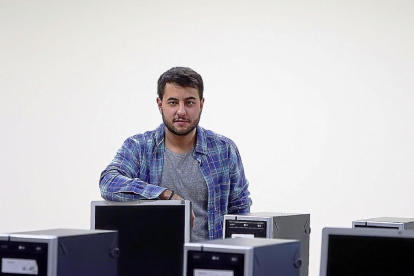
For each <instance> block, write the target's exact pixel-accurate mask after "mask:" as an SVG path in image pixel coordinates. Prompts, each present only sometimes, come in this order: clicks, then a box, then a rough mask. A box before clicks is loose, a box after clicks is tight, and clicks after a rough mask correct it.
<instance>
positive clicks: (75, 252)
mask: <svg viewBox="0 0 414 276" xmlns="http://www.w3.org/2000/svg"><path fill="white" fill-rule="evenodd" d="M118 255H119V249H118V233H117V232H116V231H102V230H76V229H50V230H40V231H30V232H20V233H11V234H1V235H0V259H1V263H0V266H1V268H0V275H1V276H16V275H38V276H74V275H76V276H91V275H99V276H116V275H117V263H118Z"/></svg>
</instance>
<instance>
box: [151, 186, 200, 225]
mask: <svg viewBox="0 0 414 276" xmlns="http://www.w3.org/2000/svg"><path fill="white" fill-rule="evenodd" d="M171 194H172V191H170V190H168V189H166V190H164V192H162V193H161V194H160V196H159V198H160V199H162V200H168V199H170V196H171ZM171 200H184V198H182V197H181V196H179V195H177V194H176V193H174V195H173V196H172V198H171ZM194 223H195V215H194V211H193V210H192V209H191V228H193V227H194Z"/></svg>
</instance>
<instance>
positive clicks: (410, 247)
mask: <svg viewBox="0 0 414 276" xmlns="http://www.w3.org/2000/svg"><path fill="white" fill-rule="evenodd" d="M353 230H355V229H347V230H346V231H347V232H349V233H342V234H340V233H330V234H327V235H324V239H325V241H324V242H325V243H326V244H325V245H324V247H325V250H326V252H325V253H323V254H322V258H326V260H324V261H322V262H321V263H323V265H321V274H320V275H321V276H350V275H352V276H370V275H372V276H394V275H414V235H413V237H407V236H405V237H403V236H399V235H398V232H399V231H397V230H382V231H385V232H378V231H379V230H377V229H376V230H375V231H376V232H372V235H370V232H369V231H370V229H364V233H363V234H361V233H360V232H359V233H358V232H355V231H353ZM359 231H361V230H359ZM367 231H368V232H367ZM390 231H391V232H390ZM352 232H354V233H352ZM413 233H414V232H413ZM381 234H383V235H381Z"/></svg>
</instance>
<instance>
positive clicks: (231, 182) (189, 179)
mask: <svg viewBox="0 0 414 276" xmlns="http://www.w3.org/2000/svg"><path fill="white" fill-rule="evenodd" d="M203 90H204V85H203V79H202V78H201V76H200V75H199V74H198V73H196V72H195V71H193V70H192V69H190V68H185V67H174V68H171V69H170V70H168V71H167V72H165V73H164V74H162V75H161V76H160V78H159V79H158V98H157V104H158V108H159V111H160V113H161V115H162V120H163V124H161V125H160V126H159V127H158V128H157V129H155V130H154V131H148V132H145V133H143V134H138V135H135V136H132V137H130V138H128V139H127V140H126V141H125V142H124V144H123V146H122V147H121V149H120V150H119V151H118V153H117V154H116V156H115V158H114V159H113V161H112V162H111V163H110V164H109V166H108V167H107V168H106V169H105V170H104V171H103V172H102V174H101V179H100V184H99V186H100V189H101V194H102V197H103V198H104V199H106V200H112V201H132V200H138V199H161V200H168V199H173V200H180V199H188V200H191V202H192V206H193V210H194V213H193V216H194V214H195V218H196V219H195V225H194V227H193V229H192V235H191V236H192V237H191V241H193V242H195V241H203V240H206V239H217V238H222V236H223V217H224V215H225V214H227V213H229V214H241V213H248V212H249V211H250V205H251V203H252V201H251V199H250V197H249V195H250V193H249V191H248V186H249V183H248V181H247V179H246V177H245V175H244V169H243V164H242V161H241V158H240V154H239V152H238V150H237V147H236V145H235V144H234V143H233V142H232V141H231V140H230V139H228V138H226V137H224V136H221V135H218V134H216V133H214V132H212V131H210V130H206V129H203V128H202V127H200V126H198V123H199V121H200V116H201V112H202V110H203V106H204V98H203ZM193 221H194V220H193Z"/></svg>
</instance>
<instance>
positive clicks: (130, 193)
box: [99, 138, 165, 201]
mask: <svg viewBox="0 0 414 276" xmlns="http://www.w3.org/2000/svg"><path fill="white" fill-rule="evenodd" d="M143 154H145V152H143V149H142V148H141V145H140V142H139V141H137V140H135V139H132V138H129V139H127V140H126V141H125V142H124V144H123V145H122V147H121V149H120V150H118V152H117V154H116V156H115V158H114V159H113V160H112V162H111V163H110V164H109V165H108V167H107V168H106V169H105V170H104V171H103V172H102V174H101V178H100V182H99V188H100V190H101V195H102V197H103V198H104V199H106V200H110V201H133V200H138V199H156V198H158V197H159V196H160V194H161V193H162V192H164V191H165V188H162V187H159V186H157V185H152V184H150V183H148V181H149V179H150V168H148V164H145V163H147V162H142V160H144V159H145V158H144V157H145V156H143Z"/></svg>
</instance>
